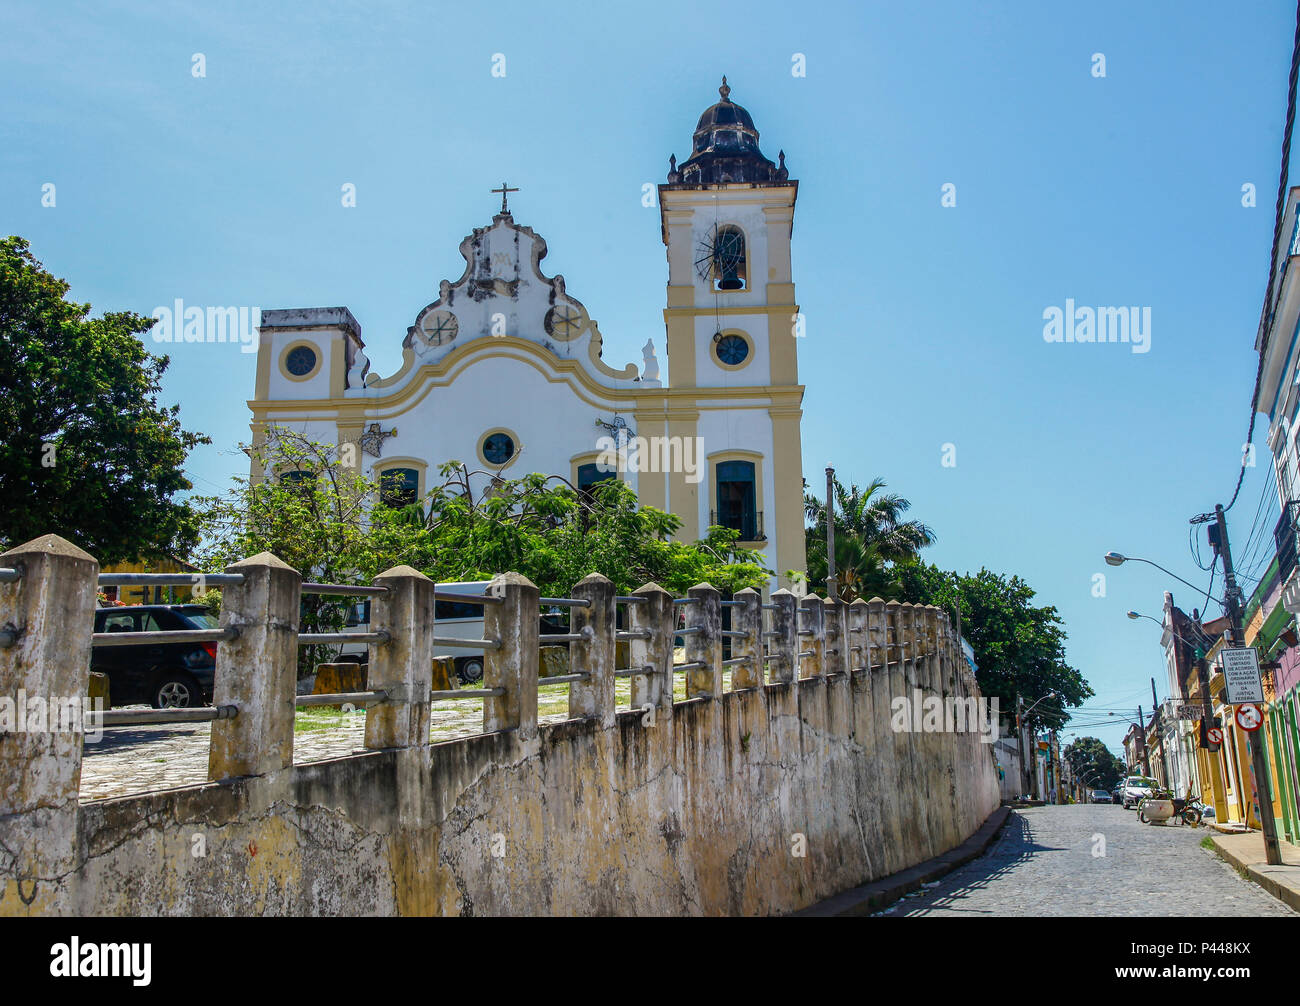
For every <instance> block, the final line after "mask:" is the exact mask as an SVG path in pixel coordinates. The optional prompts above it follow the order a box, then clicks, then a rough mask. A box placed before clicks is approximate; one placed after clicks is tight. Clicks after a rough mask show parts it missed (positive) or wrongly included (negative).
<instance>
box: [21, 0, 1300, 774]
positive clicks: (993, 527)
mask: <svg viewBox="0 0 1300 1006" xmlns="http://www.w3.org/2000/svg"><path fill="white" fill-rule="evenodd" d="M1078 8H1079V9H1074V10H1066V9H1063V5H1055V4H1052V5H1047V4H1043V5H1031V4H1025V3H954V4H942V3H927V4H879V3H838V4H824V5H815V6H814V5H809V6H808V7H807V8H805V7H791V5H789V4H788V3H773V2H766V0H751V2H749V3H746V4H743V5H737V4H727V5H716V4H714V5H711V4H703V3H698V2H697V3H679V2H671V0H665V2H661V3H657V4H654V5H652V6H635V7H626V8H625V7H622V6H620V5H610V4H598V3H555V4H546V5H542V4H535V3H516V2H501V3H493V4H484V5H471V4H457V5H444V4H438V5H425V4H410V5H400V4H391V5H390V4H382V5H381V4H376V5H364V4H357V3H337V2H320V3H314V4H311V5H300V6H299V5H293V6H291V5H287V4H286V5H274V4H272V5H267V4H226V5H221V9H220V10H219V11H218V10H216V9H203V8H199V7H197V6H196V7H195V8H194V9H190V8H188V7H186V6H183V5H163V4H149V5H133V4H112V3H96V4H80V5H72V6H71V7H69V8H66V9H65V11H64V12H63V13H60V15H59V16H58V17H55V16H53V15H52V14H51V13H50V10H49V7H48V5H44V4H37V3H30V2H21V0H20V2H14V0H11V2H9V3H7V4H6V5H5V6H4V9H3V11H0V87H2V88H3V92H4V93H5V95H6V97H7V100H6V102H5V109H4V112H3V113H2V114H0V228H3V230H4V232H5V233H17V234H21V235H23V236H24V237H26V238H28V239H29V240H30V241H31V242H32V245H33V249H34V251H35V253H36V255H37V257H38V258H40V259H41V260H43V261H44V262H45V263H46V265H47V266H48V267H49V268H50V269H51V270H52V271H53V272H55V273H56V274H58V275H60V276H63V277H66V278H68V279H69V280H70V281H71V282H72V286H73V289H72V293H73V295H74V296H75V297H76V298H77V299H79V300H84V301H90V302H91V303H92V304H93V305H94V307H95V309H96V310H97V311H99V310H109V309H112V310H127V309H130V310H135V311H139V312H141V313H145V314H148V313H150V312H151V311H152V310H153V309H154V307H156V306H159V305H169V304H171V303H172V301H173V300H174V299H175V298H177V297H181V298H183V299H184V300H185V301H186V302H187V303H191V304H220V305H253V306H257V307H261V308H263V309H268V308H275V307H299V306H317V305H338V304H343V305H347V306H348V307H349V308H350V309H351V310H352V312H353V314H355V315H356V317H357V318H358V319H359V320H360V322H361V325H362V329H363V334H364V337H365V339H366V342H367V351H368V353H369V354H370V357H371V360H372V364H373V366H374V369H376V370H378V371H379V372H381V373H391V372H392V371H393V370H394V369H395V368H396V366H397V364H398V362H399V360H400V343H401V340H402V337H403V336H404V334H405V331H406V327H407V326H408V325H409V324H411V322H412V320H413V318H414V315H415V312H416V311H417V310H418V309H420V308H421V307H423V306H424V305H425V304H427V303H428V302H429V301H431V300H432V299H434V294H435V293H436V290H437V283H438V281H439V279H441V278H444V277H445V278H448V279H455V278H457V277H458V276H459V275H460V273H461V271H462V267H463V262H462V260H461V258H460V256H459V254H458V253H457V246H458V244H459V241H460V239H461V238H462V237H463V236H464V235H465V234H467V233H468V232H469V231H470V230H471V229H473V228H474V227H475V226H480V225H483V224H485V223H487V222H488V221H489V219H490V217H491V215H492V213H493V212H494V211H495V209H496V208H497V206H498V203H497V199H498V197H495V196H493V195H491V194H489V192H488V189H490V188H492V187H494V186H496V185H498V184H499V183H500V181H501V180H502V179H503V178H504V179H508V180H509V181H510V183H511V184H512V185H518V186H520V188H521V190H522V191H520V192H519V193H518V194H516V195H515V196H513V197H512V200H511V208H512V210H513V211H514V214H515V218H516V220H518V221H519V222H520V223H523V224H527V225H529V226H532V227H534V228H535V229H536V230H537V231H538V232H539V233H541V234H542V235H543V236H544V237H545V238H546V239H547V242H548V245H549V248H550V254H549V256H548V257H547V259H546V260H545V263H544V268H545V269H546V271H547V272H548V273H555V272H561V273H563V274H564V276H565V278H566V280H567V284H568V288H569V290H570V291H571V292H573V293H574V294H575V295H576V296H578V297H579V298H581V299H582V300H583V302H584V303H585V304H586V305H587V307H588V308H589V310H590V311H591V314H592V316H593V317H594V318H595V319H596V320H597V321H598V322H599V324H600V326H601V331H602V332H603V334H604V335H605V338H606V349H605V358H606V359H607V360H609V361H611V362H614V363H617V364H621V363H622V362H624V361H636V362H639V361H640V355H641V354H640V347H641V345H642V344H643V343H644V342H645V340H646V339H647V338H653V339H655V340H656V343H657V344H658V345H659V346H660V347H662V345H663V321H662V315H661V310H662V307H663V302H664V284H665V281H666V275H667V267H666V263H665V259H664V250H663V246H662V244H661V242H660V237H659V219H658V211H657V210H656V209H654V208H646V207H644V206H642V203H641V191H642V188H641V187H642V185H643V184H644V183H646V182H659V181H662V180H663V177H664V173H665V172H666V170H667V160H668V155H669V154H672V153H676V154H677V155H678V157H679V158H684V157H685V156H686V154H687V152H688V150H689V145H690V134H691V131H692V129H693V128H694V123H695V119H696V117H697V116H698V115H699V113H700V112H701V111H702V110H703V109H704V108H705V107H707V106H708V105H710V104H712V103H713V102H714V101H715V100H717V91H716V88H717V85H718V83H719V77H720V75H721V74H723V73H726V74H727V75H728V79H729V82H730V83H731V85H732V88H733V92H732V98H733V100H735V101H737V102H739V103H740V104H742V105H744V106H745V107H746V108H748V109H749V111H750V112H751V114H752V115H753V116H754V119H755V122H756V124H757V126H758V128H759V130H760V131H761V133H762V141H761V142H762V146H763V149H764V152H765V153H766V154H767V155H768V156H770V157H773V158H775V155H776V152H777V150H778V149H784V150H785V152H786V155H787V164H788V166H789V168H790V171H791V175H792V177H795V178H797V179H799V182H800V190H799V204H798V207H797V210H796V219H795V231H794V249H793V255H794V269H795V280H796V284H797V289H798V296H799V300H800V303H801V306H802V309H803V311H804V313H805V315H806V318H807V336H806V338H805V339H804V340H803V342H802V343H801V350H800V351H801V358H800V373H801V379H802V380H803V381H804V383H805V384H806V385H807V389H808V390H807V395H806V397H805V401H804V410H805V416H804V422H803V440H804V462H805V475H806V476H807V477H808V479H809V481H810V483H814V484H815V483H818V482H819V481H820V479H821V471H822V468H823V467H824V466H825V465H826V464H828V463H830V464H834V465H835V466H836V467H837V468H838V469H839V471H840V472H841V474H842V475H843V476H845V477H847V478H850V479H854V480H857V481H859V482H864V481H866V480H868V479H870V478H871V477H872V476H874V475H880V476H882V477H884V478H885V479H886V480H887V481H888V482H889V484H890V487H891V489H893V490H895V491H897V492H900V493H902V494H903V495H905V496H907V497H908V498H910V499H911V500H912V502H913V513H914V515H915V516H917V517H919V518H921V519H923V520H925V521H926V522H927V523H929V524H931V525H933V526H934V528H935V529H936V530H937V532H938V534H939V541H938V543H937V544H936V545H935V546H934V547H933V549H931V550H930V551H929V555H928V558H929V559H931V560H932V561H935V562H937V563H939V564H941V565H942V566H944V567H947V568H957V569H961V570H966V569H978V568H979V567H980V566H981V565H984V566H987V567H989V568H991V569H994V570H997V571H1003V572H1014V573H1019V574H1020V575H1022V576H1023V577H1025V578H1026V579H1027V580H1028V581H1029V582H1030V583H1031V584H1032V585H1033V586H1034V587H1036V588H1037V589H1038V591H1039V596H1040V600H1041V601H1042V602H1043V603H1052V604H1055V605H1057V606H1058V607H1059V608H1060V610H1061V612H1062V615H1063V617H1064V619H1065V621H1066V625H1067V628H1068V631H1069V634H1070V643H1069V656H1070V659H1071V661H1072V662H1073V663H1074V664H1075V665H1076V666H1078V667H1079V668H1080V669H1081V670H1082V671H1083V673H1084V674H1085V676H1086V677H1087V678H1088V679H1089V681H1090V682H1091V683H1092V684H1093V687H1094V688H1095V689H1096V691H1097V698H1095V699H1093V700H1091V702H1090V703H1089V709H1098V710H1101V713H1102V715H1101V716H1093V715H1090V714H1089V713H1083V714H1081V715H1080V716H1079V717H1078V718H1079V719H1080V721H1087V722H1092V721H1094V720H1096V719H1098V718H1105V713H1106V712H1107V711H1109V710H1112V709H1117V710H1130V709H1133V708H1134V707H1136V705H1137V704H1138V703H1139V702H1140V703H1142V704H1143V705H1144V706H1146V707H1147V708H1148V710H1149V706H1150V700H1151V695H1150V684H1149V679H1150V678H1151V677H1152V676H1155V677H1156V678H1157V687H1158V688H1159V689H1160V694H1161V696H1162V697H1163V696H1164V693H1165V690H1164V687H1163V685H1162V682H1163V680H1164V677H1165V674H1164V669H1163V664H1162V655H1161V651H1160V649H1159V647H1158V638H1159V630H1158V629H1157V627H1156V626H1154V625H1152V624H1151V623H1150V622H1141V621H1139V622H1130V621H1128V620H1127V619H1125V617H1124V612H1125V611H1126V610H1127V609H1129V608H1136V609H1138V610H1140V611H1143V612H1146V613H1149V614H1152V615H1155V616H1157V617H1158V614H1159V609H1160V605H1161V600H1162V592H1163V591H1164V590H1165V589H1173V590H1174V596H1175V600H1176V601H1178V602H1179V603H1180V604H1181V605H1182V606H1183V607H1184V608H1185V609H1188V610H1190V609H1191V608H1192V607H1193V606H1195V604H1196V600H1195V598H1194V597H1193V596H1192V592H1191V591H1190V590H1188V589H1187V588H1183V587H1181V586H1180V585H1179V584H1177V583H1175V582H1172V581H1170V580H1168V578H1166V577H1165V576H1164V575H1163V574H1161V573H1159V572H1158V571H1156V570H1154V569H1151V568H1150V567H1145V566H1138V565H1136V564H1130V565H1128V566H1125V567H1123V568H1120V569H1110V568H1109V567H1107V566H1105V565H1104V564H1103V563H1102V561H1101V556H1102V554H1103V553H1104V552H1106V551H1107V550H1109V549H1117V550H1119V551H1122V552H1125V553H1127V554H1131V555H1138V556H1144V557H1147V558H1151V559H1154V560H1156V561H1157V562H1160V563H1161V564H1162V565H1165V566H1167V567H1169V568H1170V569H1171V570H1173V571H1174V572H1176V573H1178V574H1179V575H1181V576H1183V577H1185V578H1186V579H1189V580H1192V581H1193V582H1196V583H1206V584H1208V582H1209V574H1208V573H1204V572H1202V571H1201V570H1199V569H1197V568H1196V565H1195V564H1194V562H1193V559H1192V556H1191V552H1190V550H1189V548H1188V523H1187V520H1188V518H1189V517H1190V516H1192V515H1193V514H1195V513H1198V512H1200V511H1202V510H1206V509H1210V508H1212V507H1213V504H1214V503H1215V502H1216V501H1223V502H1226V501H1227V499H1228V498H1229V497H1230V496H1231V494H1232V489H1233V485H1234V482H1235V478H1236V471H1237V466H1238V459H1239V457H1240V450H1241V444H1242V440H1243V437H1244V434H1245V428H1246V423H1247V420H1248V418H1249V412H1248V410H1249V399H1250V392H1251V388H1252V383H1253V379H1254V372H1255V359H1256V358H1255V355H1254V353H1253V350H1252V345H1253V340H1254V336H1255V330H1256V325H1257V322H1258V318H1259V310H1260V302H1261V298H1262V295H1263V288H1264V284H1265V281H1266V278H1267V269H1268V250H1269V245H1270V242H1271V237H1272V213H1273V200H1274V194H1275V187H1276V184H1277V171H1278V160H1279V147H1280V143H1281V129H1282V120H1283V114H1284V111H1285V95H1286V74H1287V70H1288V64H1289V56H1290V43H1291V37H1292V33H1293V26H1294V21H1293V17H1294V6H1293V5H1291V4H1290V3H1288V2H1284V0H1276V2H1267V3H1264V2H1261V3H1255V4H1249V5H1240V7H1237V6H1229V5H1215V4H1206V3H1150V4H1140V5H1138V4H1131V3H1095V4H1088V5H1086V9H1083V8H1085V5H1078ZM69 11H71V13H70V12H69ZM194 53H202V54H203V55H204V57H205V59H206V72H207V76H206V77H204V78H201V79H196V78H195V77H193V76H192V75H191V65H192V55H193V54H194ZM495 53H501V54H503V55H504V56H505V60H506V64H505V65H506V75H505V77H504V78H501V77H493V76H492V74H491V67H492V58H493V55H494V54H495ZM795 53H802V54H803V55H804V57H805V60H806V76H804V77H796V76H794V75H792V72H791V69H792V65H793V63H792V57H793V55H794V54H795ZM1094 53H1103V54H1104V56H1105V61H1106V76H1105V77H1104V78H1096V77H1094V76H1093V75H1092V72H1091V71H1092V66H1093V59H1092V57H1093V54H1094ZM47 182H52V183H54V184H55V185H56V187H57V188H56V194H57V196H56V198H57V203H56V206H55V207H53V208H47V207H42V205H41V192H42V185H44V184H45V183H47ZM346 182H351V183H353V184H355V185H356V187H357V206H356V208H354V209H344V208H343V207H342V206H341V205H340V186H342V185H343V184H344V183H346ZM945 183H952V184H953V185H955V186H956V195H957V205H956V206H955V207H952V208H944V207H942V206H941V205H940V192H941V187H942V186H943V185H944V184H945ZM1246 183H1252V184H1254V185H1255V186H1256V187H1257V189H1258V196H1257V199H1258V206H1257V207H1255V208H1245V207H1243V206H1242V204H1241V192H1242V186H1243V184H1246ZM1067 298H1071V299H1073V300H1074V301H1075V302H1076V304H1080V305H1084V304H1086V305H1096V306H1102V305H1107V306H1108V305H1138V306H1144V307H1150V308H1151V313H1152V332H1151V348H1150V352H1148V353H1145V354H1137V353H1133V352H1131V347H1130V346H1126V345H1081V344H1048V343H1046V342H1045V341H1044V339H1043V335H1042V331H1043V320H1042V319H1043V311H1044V310H1045V309H1047V308H1049V307H1051V306H1057V307H1062V306H1064V304H1065V301H1066V299H1067ZM173 348H174V350H175V351H173V353H172V360H173V363H172V368H171V370H170V372H169V374H168V376H167V383H166V391H167V396H168V398H169V399H170V400H172V401H176V402H179V403H180V405H181V407H182V415H183V417H184V419H185V421H186V423H187V424H188V425H189V426H190V428H193V429H198V430H202V431H204V432H206V433H208V434H209V435H211V436H212V437H213V439H214V444H213V446H212V447H210V448H206V449H203V450H200V451H198V452H196V453H195V454H194V455H193V456H192V458H191V461H190V464H189V470H190V472H191V473H192V475H193V478H194V481H195V484H196V486H197V487H198V489H199V490H200V491H207V492H211V491H213V490H214V489H216V488H218V487H221V486H224V485H225V484H226V482H227V480H228V478H229V476H230V475H231V474H233V473H236V472H238V471H241V470H243V469H244V466H245V464H246V461H245V458H244V456H243V455H242V454H240V453H238V451H237V449H236V446H235V445H236V444H237V442H239V441H240V440H242V439H245V438H246V437H247V435H248V425H247V424H248V411H247V408H246V406H245V400H246V399H247V398H249V397H251V395H252V393H253V377H254V373H253V368H254V361H255V356H254V355H251V354H250V355H244V354H241V353H240V352H239V351H238V350H236V349H234V348H233V347H230V346H217V345H192V346H181V347H173ZM1266 425H1267V424H1266V422H1264V421H1261V423H1260V424H1259V427H1258V431H1257V436H1256V443H1257V444H1259V445H1261V447H1260V449H1261V451H1262V452H1263V456H1264V457H1267V451H1266V448H1263V447H1262V443H1263V439H1262V434H1263V432H1264V430H1265V428H1266ZM947 443H951V444H953V445H954V446H955V448H956V461H957V464H956V466H955V467H944V466H943V465H942V464H941V459H942V451H943V445H944V444H947ZM1268 479H1269V476H1268V472H1267V469H1266V468H1265V467H1263V466H1261V467H1259V468H1256V469H1254V470H1251V471H1249V472H1248V474H1247V478H1246V482H1245V485H1244V487H1243V489H1242V492H1241V499H1240V500H1239V501H1238V503H1237V505H1236V507H1234V509H1233V510H1232V512H1231V513H1230V514H1229V528H1230V532H1231V534H1232V537H1233V541H1234V543H1235V545H1236V547H1237V549H1239V550H1241V549H1244V546H1245V544H1246V539H1247V535H1248V533H1249V531H1250V530H1251V527H1252V522H1253V518H1254V515H1255V510H1256V504H1257V503H1258V502H1259V501H1260V499H1261V494H1264V495H1265V497H1266V496H1267V493H1269V492H1271V490H1266V485H1267V482H1268ZM1271 506H1272V510H1271V514H1274V515H1275V513H1276V501H1275V500H1273V501H1271ZM1266 523H1267V524H1268V528H1267V529H1268V530H1270V531H1271V527H1272V517H1271V516H1270V517H1269V518H1267V519H1266ZM1200 530H1201V532H1202V541H1203V529H1200ZM1202 552H1203V554H1205V555H1208V552H1206V550H1205V549H1204V548H1203V549H1202ZM1238 558H1239V560H1240V559H1241V558H1243V556H1241V555H1239V556H1238ZM1099 572H1104V573H1106V574H1107V581H1106V587H1107V589H1106V596H1105V597H1095V596H1093V583H1094V581H1093V576H1094V574H1095V573H1099ZM1251 586H1252V584H1250V583H1249V582H1248V583H1247V584H1246V588H1247V591H1249V589H1250V587H1251ZM1129 715H1133V714H1132V713H1130V714H1129ZM1083 732H1085V733H1091V734H1096V735H1099V736H1101V737H1102V738H1103V739H1104V740H1106V741H1107V742H1108V743H1109V744H1111V746H1112V748H1113V749H1116V750H1118V741H1119V738H1120V737H1121V735H1122V733H1123V724H1122V723H1121V724H1117V725H1116V726H1114V727H1109V728H1105V729H1087V730H1085V731H1083Z"/></svg>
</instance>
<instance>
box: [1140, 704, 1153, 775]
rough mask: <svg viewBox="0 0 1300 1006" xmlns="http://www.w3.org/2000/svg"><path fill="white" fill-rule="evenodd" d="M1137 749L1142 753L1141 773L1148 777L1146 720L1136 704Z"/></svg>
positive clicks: (1149, 765) (1148, 760)
mask: <svg viewBox="0 0 1300 1006" xmlns="http://www.w3.org/2000/svg"><path fill="white" fill-rule="evenodd" d="M1137 728H1138V736H1137V742H1138V750H1139V751H1140V752H1141V753H1142V774H1143V775H1144V776H1146V777H1147V778H1148V779H1150V778H1151V759H1150V758H1148V757H1147V721H1146V718H1145V717H1144V716H1143V715H1142V707H1141V706H1138V722H1137Z"/></svg>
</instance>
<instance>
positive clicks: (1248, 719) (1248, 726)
mask: <svg viewBox="0 0 1300 1006" xmlns="http://www.w3.org/2000/svg"><path fill="white" fill-rule="evenodd" d="M1233 715H1234V716H1235V717H1236V720H1237V726H1239V727H1241V729H1242V730H1258V729H1259V727H1260V724H1261V723H1263V722H1264V714H1263V713H1261V712H1260V711H1259V706H1257V705H1255V703H1253V702H1243V703H1242V704H1241V705H1239V706H1238V707H1237V711H1236V712H1235V713H1234V714H1233Z"/></svg>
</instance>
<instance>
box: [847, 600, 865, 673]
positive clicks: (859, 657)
mask: <svg viewBox="0 0 1300 1006" xmlns="http://www.w3.org/2000/svg"><path fill="white" fill-rule="evenodd" d="M867 614H868V609H867V602H866V601H864V600H863V599H862V598H860V597H859V598H858V599H857V600H856V601H854V602H853V603H852V604H850V605H849V618H848V624H849V673H850V674H852V673H853V672H854V671H863V670H866V669H867V666H868V654H869V648H870V638H871V637H870V636H869V635H868V632H867V628H868V623H867Z"/></svg>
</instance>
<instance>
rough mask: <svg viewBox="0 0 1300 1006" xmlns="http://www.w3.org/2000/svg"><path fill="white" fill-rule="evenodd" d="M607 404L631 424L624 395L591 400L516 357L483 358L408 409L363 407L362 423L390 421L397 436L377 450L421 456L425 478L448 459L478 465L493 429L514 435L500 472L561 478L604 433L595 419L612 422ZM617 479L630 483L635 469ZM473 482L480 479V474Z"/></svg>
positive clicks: (385, 423) (431, 477) (634, 481)
mask: <svg viewBox="0 0 1300 1006" xmlns="http://www.w3.org/2000/svg"><path fill="white" fill-rule="evenodd" d="M613 404H618V405H620V406H621V408H622V412H621V414H622V415H623V416H624V417H625V418H626V419H627V420H628V421H629V422H631V402H630V401H623V402H621V403H611V404H605V405H593V404H590V403H588V402H586V401H583V400H582V399H581V398H579V397H578V396H577V395H576V394H575V392H574V390H573V386H572V385H571V384H569V383H568V382H553V381H550V380H548V379H547V378H546V377H545V376H544V375H543V374H542V373H541V372H539V371H538V370H537V368H536V367H534V366H532V365H531V364H529V363H526V362H524V361H523V360H521V359H517V358H514V357H489V358H485V359H480V360H476V361H473V362H471V363H470V364H469V365H468V366H467V367H466V368H465V369H463V370H460V371H458V372H457V373H456V374H455V375H454V376H453V380H452V383H451V384H450V385H448V386H446V387H433V388H431V389H430V390H429V393H427V394H425V395H424V396H423V397H421V398H419V400H418V402H416V403H415V404H414V405H413V406H411V407H410V408H409V410H408V411H405V412H394V411H392V410H384V409H376V410H368V411H367V413H366V419H365V422H366V424H367V425H369V424H370V423H371V422H376V421H377V422H379V423H380V425H381V426H382V427H383V428H384V429H389V428H391V427H394V426H395V427H397V436H396V437H394V438H392V439H389V440H385V441H384V453H385V454H386V455H390V456H393V457H398V456H400V457H416V458H420V459H422V460H424V461H426V462H428V464H429V469H430V470H429V473H428V476H427V478H428V481H429V482H434V481H436V479H437V474H436V473H435V472H434V470H433V469H434V468H435V467H436V466H437V465H439V464H441V463H443V462H444V461H448V460H451V459H455V460H458V461H463V462H465V463H466V464H467V465H469V466H470V468H471V469H477V468H482V467H483V464H482V462H481V461H480V460H479V457H478V441H479V438H480V437H481V436H482V435H483V434H484V433H485V432H487V431H488V430H490V429H495V428H497V427H504V428H506V429H508V430H510V431H512V432H513V433H515V434H517V437H518V441H517V444H516V446H517V447H518V448H519V452H518V453H517V454H516V455H515V459H514V460H512V462H511V463H510V464H509V465H508V466H507V467H506V468H504V469H503V470H502V475H503V477H505V478H518V477H520V476H522V475H527V474H529V473H531V472H545V473H548V474H557V475H561V476H563V477H564V478H566V479H567V478H569V477H570V459H571V458H572V457H573V456H574V455H575V454H580V453H583V452H586V451H595V450H598V449H599V448H598V445H597V439H598V438H599V437H602V436H607V435H608V433H607V431H606V430H604V429H603V428H602V427H599V426H597V425H596V419H597V418H598V417H599V418H600V419H603V420H604V421H606V422H609V421H611V420H612V419H613V417H614V408H613ZM365 459H366V461H367V464H368V465H369V464H370V463H372V462H373V461H374V460H376V459H373V458H371V457H370V456H369V455H365ZM378 460H380V461H382V458H380V459H378ZM624 480H625V481H626V482H627V483H628V484H629V485H631V486H632V488H634V489H635V488H636V486H637V477H636V473H635V472H629V473H627V474H626V475H625V476H624ZM479 482H480V483H485V482H486V477H485V478H483V479H480V480H479ZM476 488H482V486H481V484H480V485H478V486H477V487H476Z"/></svg>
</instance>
